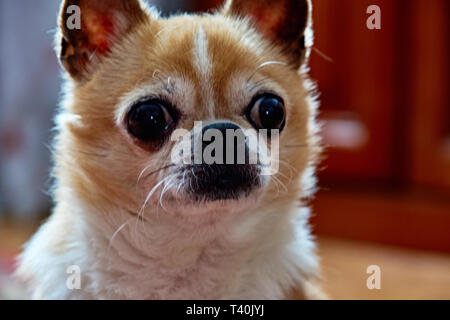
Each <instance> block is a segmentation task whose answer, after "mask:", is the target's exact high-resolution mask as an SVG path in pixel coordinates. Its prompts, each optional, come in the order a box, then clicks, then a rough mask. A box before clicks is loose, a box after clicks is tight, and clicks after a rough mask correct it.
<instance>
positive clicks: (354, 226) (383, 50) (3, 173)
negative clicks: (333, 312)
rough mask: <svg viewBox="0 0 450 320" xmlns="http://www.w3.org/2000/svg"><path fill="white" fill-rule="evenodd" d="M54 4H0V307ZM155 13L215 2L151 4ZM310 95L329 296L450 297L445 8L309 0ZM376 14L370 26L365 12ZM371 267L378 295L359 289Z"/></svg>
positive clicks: (42, 128) (51, 87)
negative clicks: (375, 269) (315, 116)
mask: <svg viewBox="0 0 450 320" xmlns="http://www.w3.org/2000/svg"><path fill="white" fill-rule="evenodd" d="M59 2H60V1H59V0H46V1H45V5H44V4H43V3H42V2H38V1H33V0H20V1H13V0H4V1H0V71H1V72H0V90H1V91H0V299H2V298H13V297H18V296H20V290H19V288H17V287H15V286H14V284H13V283H12V282H11V281H10V279H9V277H8V274H9V273H11V272H12V270H13V257H14V255H15V254H16V253H17V252H18V251H19V250H20V246H21V245H22V244H23V243H24V242H25V241H26V240H27V239H28V237H29V236H30V235H31V234H32V233H33V232H34V231H35V230H36V228H37V226H38V225H39V223H40V221H42V219H44V218H45V217H46V216H47V215H48V214H49V209H50V207H51V203H50V199H49V197H48V195H47V193H46V190H48V188H49V186H50V183H49V180H48V175H49V170H50V153H49V148H48V145H49V144H50V141H51V131H50V130H51V126H52V117H53V114H54V112H55V109H56V105H57V101H58V96H59V90H60V80H61V78H60V75H59V66H58V63H57V59H56V56H55V54H54V52H53V48H52V44H53V35H54V31H55V29H54V28H55V27H56V17H57V11H58V8H59ZM150 2H152V3H153V4H155V6H157V7H158V8H159V9H161V11H162V12H163V13H165V14H169V13H176V12H182V11H199V10H209V9H212V8H217V7H218V6H219V5H220V4H221V1H220V0H173V1H170V0H160V1H150ZM313 4H314V24H315V28H314V29H315V46H314V50H313V51H312V55H311V64H310V65H311V72H310V74H311V77H312V78H313V79H314V80H315V81H316V82H317V83H318V86H319V89H320V92H321V97H320V100H321V114H320V120H321V121H322V122H323V131H322V136H323V139H324V143H325V145H326V147H327V148H326V151H325V153H324V157H323V158H324V159H323V161H322V163H321V164H320V166H319V177H320V184H319V187H320V189H319V192H318V194H317V196H316V197H315V198H314V199H313V200H312V201H311V204H312V206H313V208H314V210H313V212H314V216H313V219H312V222H311V223H312V226H313V228H314V233H315V234H316V235H317V237H318V243H319V254H320V255H321V256H322V264H323V286H324V288H325V290H326V291H327V292H328V294H329V295H330V297H331V298H336V299H450V94H449V80H450V79H449V77H450V72H449V71H450V65H449V50H450V48H449V43H450V41H449V37H448V34H449V33H450V1H448V0H431V1H426V0H341V1H336V0H313ZM370 5H378V6H379V7H380V8H381V30H369V29H368V28H367V27H366V20H367V18H368V17H369V15H368V14H367V13H366V10H367V7H369V6H370ZM369 265H377V266H379V267H380V270H381V289H380V290H369V289H368V288H367V286H366V280H367V278H368V277H369V276H370V274H367V273H366V269H367V267H368V266H369Z"/></svg>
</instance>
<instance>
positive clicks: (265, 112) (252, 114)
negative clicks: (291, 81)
mask: <svg viewBox="0 0 450 320" xmlns="http://www.w3.org/2000/svg"><path fill="white" fill-rule="evenodd" d="M247 118H248V120H249V121H250V123H251V124H252V125H253V126H254V127H255V128H256V129H267V130H272V129H279V130H282V129H283V127H284V125H285V122H286V109H285V107H284V102H283V99H281V98H280V97H278V96H276V95H274V94H269V93H266V94H263V95H259V96H257V97H255V98H254V99H253V102H252V103H251V104H250V107H249V108H248V110H247Z"/></svg>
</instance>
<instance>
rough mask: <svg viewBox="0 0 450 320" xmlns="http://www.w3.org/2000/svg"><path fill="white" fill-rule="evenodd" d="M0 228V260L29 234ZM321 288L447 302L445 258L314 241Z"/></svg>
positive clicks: (341, 295)
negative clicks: (375, 278) (376, 281)
mask: <svg viewBox="0 0 450 320" xmlns="http://www.w3.org/2000/svg"><path fill="white" fill-rule="evenodd" d="M34 229H35V228H34V227H30V226H22V227H17V226H11V225H5V224H3V225H2V224H0V257H1V256H2V255H11V254H13V253H16V252H18V250H19V247H20V246H21V245H22V244H23V243H24V242H25V241H26V239H28V237H29V236H30V235H31V234H32V232H33V231H34ZM318 242H319V254H320V256H321V258H322V271H323V272H322V273H323V287H324V289H325V291H326V293H327V294H328V295H329V297H330V298H332V299H450V255H443V254H438V253H432V252H423V251H411V250H407V249H403V248H397V247H387V246H381V245H376V244H371V243H363V242H355V241H350V240H343V239H337V238H328V237H319V241H318ZM370 265H378V266H379V267H380V269H381V289H380V290H369V289H368V288H367V286H366V281H367V278H368V277H369V276H370V275H369V274H367V273H366V269H367V267H368V266H370Z"/></svg>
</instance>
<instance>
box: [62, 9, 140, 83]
mask: <svg viewBox="0 0 450 320" xmlns="http://www.w3.org/2000/svg"><path fill="white" fill-rule="evenodd" d="M146 19H148V14H147V12H146V11H145V9H144V8H143V6H142V5H141V2H140V1H139V0H64V1H63V3H62V6H61V12H60V15H59V28H60V32H59V34H58V37H57V40H56V41H57V50H58V54H59V58H60V61H61V63H62V65H63V66H64V68H65V69H66V70H67V71H68V72H69V74H70V75H71V76H72V78H74V79H76V80H81V79H83V78H85V77H87V74H88V73H89V72H88V71H90V70H92V67H93V65H94V64H95V63H97V62H98V61H99V59H101V58H103V57H104V56H106V55H107V54H108V53H109V51H110V49H111V47H112V46H113V45H114V43H115V42H116V41H119V40H120V39H121V38H122V37H124V36H125V35H126V34H127V33H128V32H130V31H131V30H132V29H133V28H135V27H136V25H138V24H140V23H142V22H144V21H145V20H146Z"/></svg>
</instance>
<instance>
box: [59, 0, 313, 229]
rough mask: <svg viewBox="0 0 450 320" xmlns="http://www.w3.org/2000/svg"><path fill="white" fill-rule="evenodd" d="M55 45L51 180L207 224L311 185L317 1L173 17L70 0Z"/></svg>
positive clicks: (247, 0)
mask: <svg viewBox="0 0 450 320" xmlns="http://www.w3.org/2000/svg"><path fill="white" fill-rule="evenodd" d="M57 41H58V43H57V45H58V51H59V56H60V60H61V62H62V65H63V66H64V68H65V69H66V71H67V78H68V79H67V88H66V95H67V97H66V99H65V100H64V103H63V106H62V112H61V114H60V115H59V117H58V125H59V127H60V134H59V136H58V138H57V146H56V149H57V153H56V164H57V165H56V169H55V170H56V171H55V172H56V177H57V178H58V179H59V181H60V183H61V184H64V185H66V186H68V187H70V188H71V189H73V190H76V191H77V193H79V195H80V196H81V197H82V198H84V199H85V200H86V201H88V202H89V203H90V204H92V205H94V206H96V207H99V208H111V207H120V208H122V209H126V210H128V211H129V212H133V213H135V214H139V213H142V214H144V213H145V212H147V213H145V215H144V217H147V218H148V214H153V213H155V212H159V211H160V212H164V213H165V212H167V214H166V213H165V214H166V215H169V216H172V217H176V219H180V220H189V221H205V219H206V220H210V219H218V217H220V216H227V215H228V216H229V215H230V213H233V214H244V213H243V212H244V211H251V210H252V209H257V208H270V207H277V206H278V207H279V205H280V203H281V202H284V203H286V202H293V201H296V200H298V198H299V197H301V196H305V195H306V192H307V189H309V188H310V187H311V186H312V182H311V181H310V180H308V178H309V176H310V175H309V174H308V173H309V170H308V168H310V167H311V165H312V163H313V161H314V160H315V157H316V154H317V151H318V147H317V141H316V138H315V136H316V135H315V133H316V127H315V124H314V113H315V110H314V106H313V103H312V101H311V98H310V97H309V89H308V87H307V85H306V84H305V76H304V74H303V73H302V72H300V71H301V70H303V71H304V70H306V68H304V66H305V61H306V59H307V57H308V54H309V48H310V46H311V41H312V35H311V30H310V3H309V0H279V1H266V0H264V1H252V0H229V1H228V2H227V3H226V4H225V5H224V7H223V8H222V9H221V10H220V11H218V12H217V13H213V14H202V15H180V16H174V17H171V18H168V19H166V18H160V17H158V15H157V14H156V13H155V12H154V11H152V10H150V9H149V8H147V7H145V6H144V5H143V3H141V2H140V1H138V0H102V1H96V0H78V1H75V0H66V1H65V2H64V3H63V6H62V12H61V15H60V33H59V36H58V39H57ZM183 218H185V219H183Z"/></svg>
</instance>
